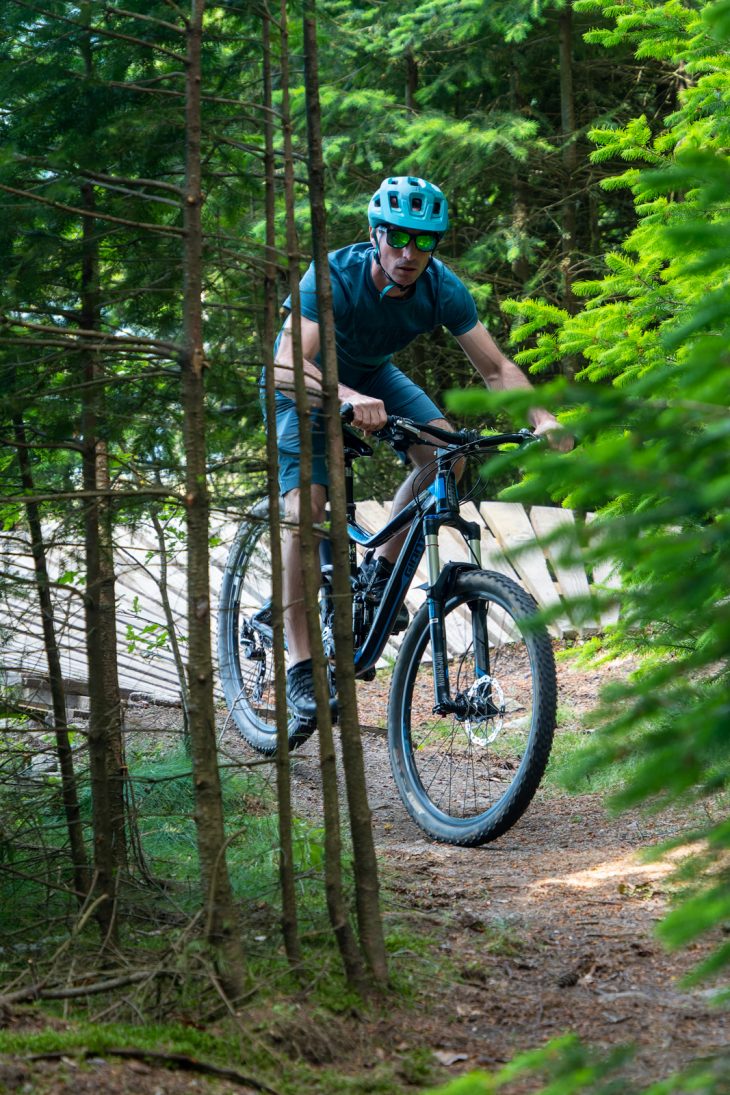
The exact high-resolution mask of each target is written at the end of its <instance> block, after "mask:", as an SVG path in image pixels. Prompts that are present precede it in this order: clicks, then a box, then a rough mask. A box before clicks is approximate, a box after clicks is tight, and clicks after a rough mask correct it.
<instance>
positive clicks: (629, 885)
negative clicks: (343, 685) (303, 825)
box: [0, 662, 729, 1095]
mask: <svg viewBox="0 0 730 1095" xmlns="http://www.w3.org/2000/svg"><path fill="white" fill-rule="evenodd" d="M630 668H631V666H630V663H627V662H613V663H607V664H604V665H602V666H598V667H595V668H591V669H586V668H580V667H578V666H576V665H573V664H571V663H570V662H567V663H563V664H561V666H560V669H559V679H560V696H559V710H560V711H561V712H562V718H561V722H562V724H563V726H568V727H569V728H570V729H572V730H573V731H575V730H576V729H577V728H579V727H581V726H583V725H584V717H585V714H586V713H587V712H589V711H590V710H591V708H592V707H593V706H594V705H595V701H596V697H597V693H598V690H599V688H600V686H601V685H602V684H603V683H605V682H606V681H609V680H615V679H620V678H621V677H622V676H624V675H625V674H626V672H627V671H628V669H630ZM367 687H368V689H369V691H368V693H367V698H366V699H365V702H364V703H363V706H362V708H361V710H364V711H366V712H367V719H368V724H369V725H370V727H371V728H370V729H369V730H367V731H366V733H365V734H364V743H365V751H366V764H367V771H368V780H369V786H370V802H371V808H372V811H373V825H374V833H375V840H376V846H377V851H378V855H379V859H380V863H381V872H382V873H381V882H382V889H383V898H384V901H383V906H384V915H385V922H386V931H387V932H389V933H391V934H392V933H395V937H396V939H398V940H399V941H400V943H399V945H398V946H396V948H395V953H394V954H393V962H394V965H395V966H396V967H397V969H398V970H399V971H400V972H399V976H401V975H403V974H405V976H406V979H407V975H408V971H409V970H410V971H411V974H412V978H411V989H410V992H409V993H406V994H400V995H398V994H396V995H395V996H394V997H393V999H392V1002H391V1003H390V1004H389V1005H388V1006H387V1007H386V1009H383V1008H376V1009H372V1008H364V1009H358V1008H349V1009H345V1010H344V1011H343V1012H340V1013H339V1014H333V1016H332V1019H331V1021H329V1022H327V1023H324V1022H323V1020H322V1013H321V1009H320V1010H319V1011H318V1012H317V1013H316V1014H314V1013H313V1014H312V1015H311V1016H309V1017H308V1015H307V1008H306V1004H305V1005H304V1006H301V1007H300V1006H297V1009H296V1013H295V1012H293V1011H292V1010H291V1009H290V1010H288V1011H286V1015H288V1016H289V1018H288V1019H286V1020H284V1021H279V1020H277V1021H276V1022H274V1020H273V1018H272V1021H271V1023H270V1025H269V1033H270V1034H271V1036H272V1038H274V1040H275V1041H276V1043H277V1050H278V1052H279V1053H280V1054H283V1055H284V1057H287V1056H290V1057H291V1058H292V1060H297V1059H298V1061H299V1062H300V1063H304V1064H305V1065H306V1066H307V1068H308V1072H307V1075H308V1076H309V1077H311V1080H307V1081H301V1083H300V1086H299V1087H292V1086H291V1085H290V1083H287V1082H286V1080H285V1077H284V1076H282V1077H281V1079H282V1084H281V1087H280V1088H278V1087H277V1083H276V1081H271V1079H269V1083H271V1084H272V1087H273V1089H278V1090H281V1089H283V1090H286V1091H287V1092H288V1091H301V1092H302V1093H305V1092H310V1091H311V1092H313V1093H314V1092H327V1093H329V1092H334V1091H343V1092H344V1091H348V1092H353V1093H355V1092H366V1091H370V1092H382V1093H387V1092H393V1093H396V1092H398V1093H400V1092H407V1091H412V1092H415V1091H422V1090H425V1089H427V1088H428V1087H430V1086H432V1085H434V1084H436V1083H438V1082H443V1081H444V1080H446V1079H448V1078H449V1077H456V1076H459V1075H461V1074H463V1073H465V1072H468V1071H470V1070H472V1069H486V1070H488V1071H492V1070H495V1069H498V1068H499V1066H500V1065H501V1064H503V1063H504V1062H506V1061H508V1060H510V1059H511V1058H512V1057H513V1056H514V1055H515V1054H516V1053H518V1052H519V1051H522V1050H527V1049H531V1048H535V1047H539V1046H542V1045H544V1044H545V1043H546V1042H548V1041H549V1040H550V1039H552V1038H555V1037H556V1036H558V1035H560V1034H563V1033H566V1032H569V1031H571V1032H575V1033H576V1034H578V1035H579V1036H580V1038H581V1039H583V1040H584V1041H585V1042H586V1044H589V1045H591V1046H593V1047H598V1048H599V1050H603V1051H606V1050H608V1049H610V1048H611V1047H616V1046H618V1045H625V1044H632V1045H633V1046H634V1049H635V1053H634V1056H633V1059H632V1062H631V1064H630V1065H629V1066H628V1071H624V1073H623V1075H624V1077H625V1078H626V1079H625V1086H624V1088H623V1089H624V1090H626V1091H629V1090H642V1089H643V1087H644V1086H648V1085H649V1084H651V1083H652V1082H653V1081H656V1080H658V1079H660V1078H663V1077H665V1076H667V1075H669V1074H670V1073H672V1072H673V1071H675V1070H677V1069H680V1068H683V1067H684V1066H686V1065H687V1064H688V1063H689V1062H691V1061H693V1060H696V1059H698V1058H703V1057H707V1056H711V1055H714V1054H716V1053H719V1052H722V1051H723V1050H726V1047H727V1045H728V1041H729V1038H728V1034H729V1025H728V1013H727V1011H726V1010H725V1011H722V1010H719V1009H718V1008H717V1007H714V1006H713V1004H712V1001H711V997H712V994H713V991H714V990H713V988H712V987H708V986H707V984H703V985H701V986H700V987H697V988H688V987H685V986H683V985H682V983H681V979H682V977H683V975H684V974H686V973H687V971H688V970H689V969H691V968H692V967H693V966H694V965H695V964H696V963H697V962H698V961H699V960H700V959H701V958H702V957H703V956H704V955H705V954H706V953H707V950H708V947H709V944H706V943H703V944H701V945H696V946H690V947H689V948H687V949H684V950H682V951H680V952H676V953H672V954H670V953H668V952H667V951H666V950H665V949H664V948H663V946H662V945H661V944H660V942H659V941H658V939H657V938H656V935H655V929H656V926H657V923H658V922H659V921H660V920H661V919H662V917H663V916H664V915H665V913H666V912H667V911H668V908H669V907H670V904H671V900H672V897H673V894H674V893H675V892H676V882H675V881H673V880H672V878H671V873H672V871H673V869H674V867H676V861H677V859H678V858H681V855H682V852H681V850H680V851H676V852H674V853H673V854H672V855H671V856H669V857H667V858H664V859H661V860H659V861H656V862H649V861H646V859H645V858H644V857H643V856H642V854H641V853H642V851H643V850H644V849H646V848H651V847H652V846H654V845H657V844H659V843H661V842H662V841H664V840H666V839H668V838H672V837H675V836H676V835H678V834H681V833H682V832H683V831H685V830H687V829H688V828H689V827H690V825H691V819H689V818H687V817H685V816H679V815H678V814H676V813H674V814H673V813H667V812H664V813H661V814H658V815H655V816H650V815H649V816H647V815H646V814H645V813H639V812H638V811H636V812H628V813H623V814H621V815H619V816H611V815H610V814H609V813H608V812H607V810H606V807H605V805H604V796H603V795H602V794H599V793H590V794H578V795H568V794H567V793H566V792H565V791H563V790H561V789H560V786H559V785H558V784H556V783H555V782H554V781H552V780H550V779H548V780H547V781H546V783H545V785H544V786H543V787H542V788H541V789H540V791H539V792H538V794H537V796H536V798H535V800H534V801H533V803H532V805H531V807H530V809H529V810H528V811H527V813H526V815H525V816H524V817H523V818H522V820H521V821H520V822H519V823H518V824H517V825H515V827H514V828H513V829H512V830H511V831H510V832H508V833H507V834H506V835H504V836H503V837H501V838H500V839H499V840H497V841H496V842H494V843H492V844H488V845H486V846H485V847H483V848H480V849H476V850H474V849H471V850H470V849H462V848H456V847H451V846H446V845H437V844H433V843H430V842H428V841H427V840H426V839H425V838H424V837H423V834H422V833H421V832H420V830H419V829H418V828H417V827H416V826H415V825H414V824H413V823H412V822H411V821H410V819H409V818H408V816H407V814H406V812H405V810H404V808H403V807H402V805H401V803H400V800H399V799H398V796H397V794H396V791H395V788H394V786H393V780H392V777H391V774H390V767H389V763H388V757H387V747H386V741H385V737H384V735H383V733H382V732H379V731H378V730H377V726H378V724H379V723H382V714H383V711H384V702H385V697H384V695H383V692H384V689H383V688H382V686H381V685H379V683H378V681H375V682H373V684H372V685H369V686H367ZM223 744H224V750H225V751H227V752H228V753H229V755H233V756H239V757H240V756H242V755H245V751H246V747H245V746H244V745H243V743H241V742H240V741H238V739H236V738H234V736H233V734H232V732H231V731H230V730H228V731H226V734H225V738H224V743H223ZM293 782H294V799H295V808H296V810H297V812H298V813H299V814H300V815H301V816H303V817H305V818H308V819H310V820H313V821H316V820H317V818H318V817H319V815H320V796H319V770H318V764H317V748H316V741H310V742H308V743H307V744H306V745H305V746H304V747H303V748H302V749H301V750H300V751H299V752H298V753H297V754H296V756H295V763H294V767H293ZM714 942H715V943H716V942H717V941H716V940H715V941H714ZM414 985H417V988H416V987H414ZM275 1010H276V1009H274V1011H275ZM250 1015H251V1017H255V1018H256V1022H257V1024H258V1034H259V1036H264V1035H265V1033H266V1031H267V1022H266V1017H265V1016H263V1017H262V1015H261V1011H260V1008H259V1004H258V1003H257V1002H254V1005H253V1008H252V1011H251V1012H250ZM243 1019H244V1021H246V1013H244V1015H243ZM38 1021H39V1017H38V1015H37V1014H36V1015H35V1016H32V1014H28V1015H26V1016H25V1017H24V1016H23V1015H22V1014H17V1015H16V1016H14V1018H13V1024H14V1025H15V1026H16V1028H17V1029H22V1028H23V1025H24V1023H30V1024H32V1023H38ZM0 1025H2V1024H0ZM241 1071H242V1072H244V1073H245V1072H247V1071H250V1070H247V1069H246V1068H245V1067H243V1065H241ZM337 1076H339V1077H341V1080H340V1082H339V1083H338V1082H337V1080H336V1079H334V1078H333V1077H337ZM532 1082H533V1084H534V1085H535V1086H532V1087H530V1086H529V1084H528V1086H527V1087H525V1088H523V1089H522V1090H535V1087H536V1086H537V1082H536V1081H535V1080H533V1081H532ZM249 1090H250V1091H254V1090H256V1088H255V1087H254V1086H251V1087H250V1088H249V1087H246V1086H245V1085H242V1084H241V1083H239V1082H231V1081H228V1080H226V1079H223V1078H213V1077H210V1076H204V1075H200V1074H196V1073H191V1072H189V1071H180V1070H175V1068H174V1067H161V1066H159V1067H158V1066H157V1065H156V1064H155V1062H153V1061H150V1060H149V1059H144V1058H143V1059H140V1060H138V1061H135V1060H129V1061H120V1060H117V1059H114V1058H112V1057H103V1058H99V1059H97V1058H92V1059H91V1060H87V1061H85V1062H79V1061H78V1060H75V1061H74V1060H69V1059H68V1058H64V1059H61V1060H55V1061H30V1060H29V1059H28V1057H27V1056H25V1057H12V1058H5V1060H4V1061H0V1092H2V1093H4V1092H6V1091H7V1092H26V1093H35V1092H37V1093H39V1095H41V1093H42V1095H46V1093H51V1092H52V1093H54V1095H55V1093H71V1092H73V1093H74V1095H84V1093H86V1092H89V1093H91V1092H94V1093H95V1095H96V1093H98V1092H104V1093H109V1095H117V1093H119V1095H121V1093H127V1092H130V1093H131V1092H134V1093H135V1095H177V1093H182V1092H193V1091H207V1092H213V1093H217V1092H234V1091H236V1092H241V1091H244V1092H245V1091H249Z"/></svg>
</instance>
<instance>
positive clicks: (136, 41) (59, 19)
mask: <svg viewBox="0 0 730 1095" xmlns="http://www.w3.org/2000/svg"><path fill="white" fill-rule="evenodd" d="M10 3H11V4H15V6H16V7H17V8H23V9H24V10H25V11H30V12H32V13H33V15H44V16H45V17H46V18H47V19H49V20H50V21H51V22H55V23H66V24H68V25H69V26H72V27H76V28H77V29H78V30H82V31H83V32H84V33H85V34H98V35H99V37H100V38H117V39H119V40H120V41H122V42H131V43H132V44H133V45H135V46H144V47H145V48H146V49H152V50H155V51H156V52H158V53H164V54H165V56H167V57H172V58H173V60H174V61H179V62H180V64H183V65H184V64H185V58H184V57H182V56H181V55H180V54H179V53H175V52H174V51H173V50H171V49H167V48H166V47H165V46H160V45H158V44H157V43H156V42H146V41H145V40H144V38H135V37H134V36H133V35H131V34H121V33H120V32H119V31H114V30H107V29H106V28H105V27H98V26H93V27H92V26H87V25H86V24H85V23H81V22H79V20H78V19H70V18H69V17H68V16H67V15H59V14H58V13H57V12H55V11H48V9H47V8H39V7H37V6H36V5H35V4H28V3H25V0H10Z"/></svg>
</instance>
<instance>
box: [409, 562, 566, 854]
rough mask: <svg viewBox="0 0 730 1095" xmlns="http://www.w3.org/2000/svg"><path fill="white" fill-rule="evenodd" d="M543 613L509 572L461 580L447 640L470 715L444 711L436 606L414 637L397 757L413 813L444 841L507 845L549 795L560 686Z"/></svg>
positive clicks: (457, 692) (448, 614)
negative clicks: (436, 661) (435, 651)
mask: <svg viewBox="0 0 730 1095" xmlns="http://www.w3.org/2000/svg"><path fill="white" fill-rule="evenodd" d="M536 611H537V606H536V604H535V602H534V601H533V599H532V598H531V597H530V596H529V595H528V594H527V593H525V591H524V590H523V589H521V588H520V587H519V586H518V585H516V583H515V582H513V581H511V580H510V579H509V578H505V577H503V576H502V575H500V574H495V573H492V572H491V571H469V572H466V573H462V574H460V575H459V576H458V577H457V579H456V581H455V586H454V591H453V596H452V597H451V598H450V599H449V601H448V603H447V604H446V606H445V609H444V639H445V644H446V648H447V651H448V659H447V672H448V678H449V687H450V694H451V697H452V699H456V700H457V701H458V702H459V703H460V704H461V706H462V710H461V711H460V712H459V714H448V715H444V714H440V715H439V714H434V712H433V707H434V702H435V701H434V681H433V659H432V652H431V635H430V628H429V617H428V605H424V606H423V607H422V608H421V609H420V610H419V612H418V613H417V614H416V616H415V618H414V619H413V622H412V623H411V626H410V627H409V629H408V631H407V633H406V636H405V639H404V641H403V645H402V647H401V649H400V652H399V655H398V659H397V662H396V666H395V670H394V673H393V681H392V684H391V690H390V700H389V706H388V745H389V751H390V760H391V767H392V769H393V776H394V778H395V782H396V786H397V788H398V791H399V793H400V796H401V798H402V800H403V802H404V804H405V806H406V808H407V809H408V811H409V813H410V814H411V816H412V818H413V819H414V821H416V823H417V824H418V825H419V826H420V827H421V828H422V829H423V830H424V832H426V833H427V834H428V835H429V836H430V837H432V838H433V839H434V840H438V841H443V842H445V843H450V844H459V845H463V846H467V847H473V846H476V845H479V844H485V843H487V842H488V841H490V840H495V839H496V838H497V837H499V836H501V835H502V834H503V833H505V832H506V831H507V830H508V829H509V828H510V827H511V826H512V825H514V823H515V822H516V821H517V819H518V818H519V817H521V815H522V814H523V813H524V811H525V810H526V809H527V806H528V805H529V803H530V801H531V799H532V797H533V795H534V794H535V791H536V790H537V787H538V784H539V782H540V780H541V778H542V776H543V773H544V771H545V767H546V765H547V761H548V757H549V754H550V747H551V745H552V739H553V732H554V727H555V708H556V680H555V662H554V659H553V653H552V646H551V643H550V639H549V636H548V634H547V632H546V630H545V628H544V627H535V625H534V615H535V613H536ZM531 621H533V622H531ZM475 651H476V653H475Z"/></svg>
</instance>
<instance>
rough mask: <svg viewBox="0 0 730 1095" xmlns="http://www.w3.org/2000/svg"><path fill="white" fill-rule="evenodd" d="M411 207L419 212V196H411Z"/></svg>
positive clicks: (420, 207)
mask: <svg viewBox="0 0 730 1095" xmlns="http://www.w3.org/2000/svg"><path fill="white" fill-rule="evenodd" d="M411 209H413V210H415V211H416V212H417V213H420V212H421V210H422V209H423V202H422V201H421V199H420V198H413V199H412V201H411Z"/></svg>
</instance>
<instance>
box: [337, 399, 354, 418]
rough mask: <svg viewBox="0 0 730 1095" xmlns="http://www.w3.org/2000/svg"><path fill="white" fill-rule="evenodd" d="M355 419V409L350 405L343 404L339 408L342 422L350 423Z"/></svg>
mask: <svg viewBox="0 0 730 1095" xmlns="http://www.w3.org/2000/svg"><path fill="white" fill-rule="evenodd" d="M354 417H355V408H354V407H353V405H352V403H343V404H342V406H341V407H340V418H341V419H342V421H343V422H352V420H353V418H354Z"/></svg>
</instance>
